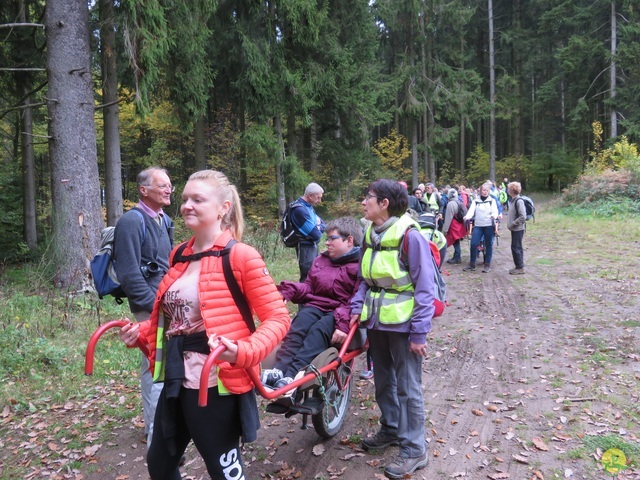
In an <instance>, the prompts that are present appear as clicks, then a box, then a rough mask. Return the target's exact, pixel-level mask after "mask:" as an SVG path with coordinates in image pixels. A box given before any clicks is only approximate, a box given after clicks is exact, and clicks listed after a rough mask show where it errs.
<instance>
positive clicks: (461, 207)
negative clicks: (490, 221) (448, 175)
mask: <svg viewBox="0 0 640 480" xmlns="http://www.w3.org/2000/svg"><path fill="white" fill-rule="evenodd" d="M468 211H469V209H468V208H467V206H466V205H465V204H464V202H463V201H461V200H459V199H458V211H457V212H456V214H455V215H454V216H453V218H455V219H456V220H457V221H458V222H460V223H464V216H465V215H466V214H467V212H468Z"/></svg>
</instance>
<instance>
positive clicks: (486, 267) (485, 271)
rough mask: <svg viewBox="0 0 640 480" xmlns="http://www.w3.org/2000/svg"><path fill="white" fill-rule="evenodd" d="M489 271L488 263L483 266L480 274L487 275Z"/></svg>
mask: <svg viewBox="0 0 640 480" xmlns="http://www.w3.org/2000/svg"><path fill="white" fill-rule="evenodd" d="M490 271H491V265H489V264H488V263H487V264H485V266H484V268H483V269H482V273H489V272H490Z"/></svg>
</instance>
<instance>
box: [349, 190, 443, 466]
mask: <svg viewBox="0 0 640 480" xmlns="http://www.w3.org/2000/svg"><path fill="white" fill-rule="evenodd" d="M407 205H408V195H407V190H406V189H405V188H403V187H402V185H400V184H399V183H397V182H394V181H392V180H387V179H382V180H376V181H375V182H373V183H372V184H371V185H369V189H368V191H367V194H366V195H365V197H364V199H363V200H362V207H363V210H364V217H365V219H367V220H370V221H371V225H370V226H369V227H368V228H367V231H366V233H365V241H364V245H363V254H362V260H361V263H360V273H361V275H362V279H363V281H362V282H361V283H360V286H359V288H358V291H357V292H356V294H355V295H354V298H353V300H352V302H351V311H352V313H353V316H352V322H356V321H358V320H359V321H361V322H362V325H363V326H365V327H366V328H367V335H368V338H369V351H370V352H371V355H372V358H373V365H375V368H374V369H373V376H374V382H375V391H376V402H377V403H378V406H379V407H380V410H381V412H382V415H381V417H380V424H381V426H380V430H379V431H378V432H377V433H376V434H375V435H374V436H372V437H368V438H365V439H364V440H363V442H362V446H363V448H364V449H365V450H369V449H382V448H385V447H388V446H390V445H399V446H400V451H399V456H398V457H397V458H396V459H395V460H394V461H393V462H391V463H389V464H388V465H386V466H385V469H384V473H385V475H386V476H387V477H388V478H404V476H405V475H407V474H409V475H410V474H411V473H413V472H414V471H415V470H418V469H420V468H424V467H425V466H426V465H427V463H428V456H427V444H426V442H425V412H424V400H423V398H422V362H423V360H424V357H425V356H426V354H427V345H426V341H427V333H428V332H429V330H430V329H431V318H432V317H433V314H434V306H433V302H434V273H435V271H434V268H435V267H434V266H433V260H432V256H431V255H432V254H431V250H430V247H429V244H428V242H427V241H426V239H425V238H424V237H423V236H422V235H421V234H420V228H419V226H418V224H417V223H416V222H415V221H414V220H413V219H412V218H411V217H410V216H409V215H408V214H406V211H407Z"/></svg>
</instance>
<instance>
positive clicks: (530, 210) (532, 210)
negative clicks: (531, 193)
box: [520, 195, 536, 222]
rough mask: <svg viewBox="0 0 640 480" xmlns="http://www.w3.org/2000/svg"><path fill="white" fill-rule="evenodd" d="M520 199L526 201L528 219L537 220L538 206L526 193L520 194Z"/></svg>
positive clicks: (525, 207)
mask: <svg viewBox="0 0 640 480" xmlns="http://www.w3.org/2000/svg"><path fill="white" fill-rule="evenodd" d="M520 199H521V200H523V201H524V209H525V212H526V221H529V220H531V219H532V218H533V221H534V222H535V221H536V206H535V205H534V203H533V200H531V199H530V198H529V197H527V196H525V195H520Z"/></svg>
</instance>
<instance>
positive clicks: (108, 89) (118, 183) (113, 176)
mask: <svg viewBox="0 0 640 480" xmlns="http://www.w3.org/2000/svg"><path fill="white" fill-rule="evenodd" d="M113 18H114V10H113V0H100V24H101V28H100V44H101V47H102V51H101V57H102V100H103V103H104V105H106V106H105V107H103V109H102V117H103V119H104V183H105V198H106V207H107V225H115V224H116V222H117V221H118V218H120V216H121V215H122V159H121V157H120V119H119V118H118V110H119V108H118V103H117V102H118V73H117V67H116V56H117V53H116V32H115V26H114V23H113Z"/></svg>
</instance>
